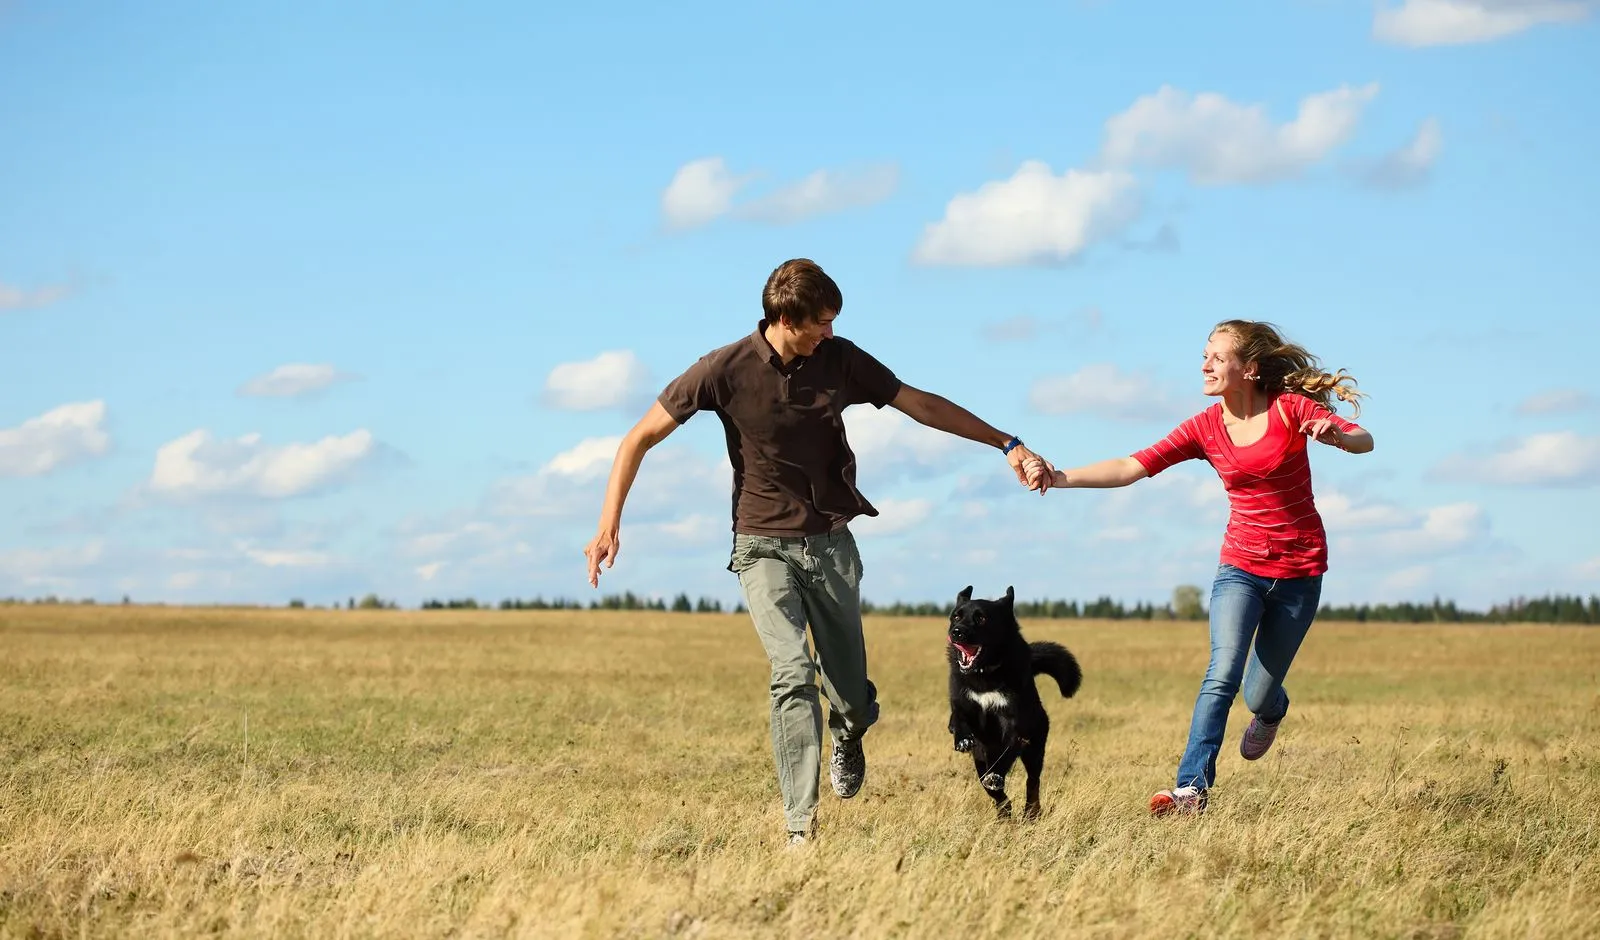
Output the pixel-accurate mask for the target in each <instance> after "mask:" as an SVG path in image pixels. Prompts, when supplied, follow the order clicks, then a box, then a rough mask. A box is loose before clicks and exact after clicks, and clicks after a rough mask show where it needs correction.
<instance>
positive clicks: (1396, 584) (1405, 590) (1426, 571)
mask: <svg viewBox="0 0 1600 940" xmlns="http://www.w3.org/2000/svg"><path fill="white" fill-rule="evenodd" d="M1432 579H1433V566H1432V565H1410V566H1408V567H1405V568H1401V569H1399V570H1397V571H1395V572H1393V573H1391V574H1389V575H1386V576H1385V577H1384V578H1383V579H1382V580H1381V581H1379V582H1378V587H1379V590H1380V591H1382V592H1383V593H1384V594H1385V595H1388V596H1395V595H1406V594H1414V593H1416V591H1417V589H1418V588H1420V587H1422V586H1423V585H1425V584H1427V583H1428V582H1429V581H1431V580H1432Z"/></svg>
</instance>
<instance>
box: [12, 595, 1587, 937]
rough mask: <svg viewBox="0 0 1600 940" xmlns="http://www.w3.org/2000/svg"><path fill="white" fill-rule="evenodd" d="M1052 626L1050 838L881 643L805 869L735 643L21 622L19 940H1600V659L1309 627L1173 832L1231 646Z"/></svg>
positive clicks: (336, 620) (302, 614) (408, 615)
mask: <svg viewBox="0 0 1600 940" xmlns="http://www.w3.org/2000/svg"><path fill="white" fill-rule="evenodd" d="M1025 627H1026V629H1027V631H1028V634H1029V636H1030V638H1032V639H1055V640H1058V641H1060V642H1063V643H1065V644H1066V645H1067V646H1069V647H1070V648H1071V649H1072V650H1073V651H1074V652H1075V653H1076V654H1077V656H1078V657H1079V659H1080V661H1081V662H1082V664H1083V667H1084V672H1085V680H1084V687H1083V690H1082V692H1080V693H1079V695H1078V697H1077V698H1075V699H1072V700H1062V699H1060V698H1059V697H1058V696H1056V695H1055V693H1054V691H1053V689H1052V688H1051V685H1050V683H1048V682H1042V683H1041V686H1040V687H1041V689H1042V690H1043V691H1045V692H1046V693H1047V694H1046V696H1045V698H1046V702H1047V706H1048V708H1049V709H1050V712H1051V715H1052V720H1053V723H1054V724H1053V730H1052V734H1051V738H1050V749H1049V755H1048V758H1047V763H1046V777H1045V781H1044V804H1045V814H1044V817H1043V818H1042V819H1040V820H1038V821H1035V822H1031V823H1025V822H1021V821H1017V822H1010V823H1000V822H996V821H995V820H994V818H993V812H992V809H991V807H990V803H989V800H988V798H987V797H985V796H984V795H983V794H982V792H981V790H980V789H979V787H978V785H977V782H976V780H975V779H973V774H972V770H971V763H970V759H969V758H968V757H967V756H966V755H960V754H956V753H955V752H953V751H952V750H951V748H950V741H949V737H948V735H947V734H946V733H945V718H946V711H945V705H944V661H943V630H942V624H941V623H940V622H938V621H935V620H921V619H902V618H884V619H875V620H870V621H869V623H868V633H869V642H870V644H871V645H870V654H871V657H872V666H873V677H874V681H875V682H876V683H877V685H878V687H879V691H880V696H881V698H882V701H883V719H882V721H881V722H880V724H879V725H878V726H877V727H876V728H875V729H874V730H873V731H872V733H871V734H869V735H868V737H867V739H866V742H867V754H868V760H869V772H868V779H867V783H866V786H865V787H864V789H863V790H862V793H861V794H860V795H859V796H858V797H857V798H856V799H854V800H850V801H839V800H837V799H835V798H834V797H832V796H831V794H830V795H827V796H825V799H824V803H823V807H822V811H821V815H820V817H819V837H818V839H817V840H816V841H815V842H814V843H813V844H812V845H811V846H809V847H808V848H806V849H803V850H800V851H788V850H786V849H785V848H784V846H783V843H782V838H781V837H782V835H783V820H782V813H781V810H780V807H779V803H778V798H777V788H776V783H775V780H774V775H773V771H772V767H771V756H770V752H769V749H768V744H767V730H766V729H767V718H766V698H767V675H766V665H765V660H764V658H763V656H762V654H761V651H760V647H759V645H758V643H757V641H756V638H755V636H754V633H753V631H752V629H751V628H750V626H749V623H748V621H747V620H746V619H744V618H743V617H741V616H735V615H694V614H637V613H635V614H630V613H596V612H569V611H561V612H478V611H473V612H465V611H464V612H459V613H458V612H451V611H428V612H398V611H375V612H370V613H369V612H346V611H293V612H290V611H259V610H224V609H216V610H188V609H161V608H77V607H70V608H53V609H52V608H30V607H12V608H0V649H3V650H4V656H3V657H0V659H3V663H0V690H3V694H0V936H4V937H68V936H71V937H78V936H87V937H112V936H117V937H125V936H139V937H164V936H180V935H181V936H195V935H207V934H218V935H228V936H263V937H267V936H270V937H285V936H314V937H391V936H392V937H415V936H473V937H476V936H530V937H546V936H548V937H612V936H629V937H633V936H637V937H660V936H684V937H746V936H749V937H756V936H762V937H765V936H772V935H802V934H803V935H813V936H827V937H900V936H903V937H942V936H951V935H955V934H957V933H977V934H981V935H991V934H1003V935H1005V936H1050V937H1057V936H1074V937H1138V936H1159V937H1163V938H1172V937H1234V936H1251V937H1255V936H1293V937H1344V936H1379V937H1417V938H1453V937H1533V936H1537V937H1583V936H1593V935H1595V932H1596V925H1600V902H1597V900H1596V899H1597V897H1600V891H1597V889H1596V888H1595V887H1594V886H1595V885H1596V884H1597V883H1600V799H1597V796H1596V794H1597V793H1600V630H1590V629H1584V628H1571V627H1569V628H1553V627H1438V626H1427V627H1408V626H1359V627H1358V626H1354V625H1342V624H1319V625H1318V626H1316V627H1315V628H1314V629H1313V631H1312V634H1311V636H1310V638H1309V639H1308V640H1307V643H1306V645H1305V647H1304V649H1303V651H1302V653H1301V655H1300V658H1299V661H1298V663H1297V664H1296V666H1295V671H1294V673H1293V675H1292V676H1291V682H1290V686H1291V689H1292V690H1293V693H1294V702H1295V707H1294V711H1293V712H1292V715H1291V718H1290V719H1289V720H1288V722H1287V723H1286V724H1285V726H1284V731H1283V732H1282V734H1281V735H1280V737H1279V741H1278V744H1277V745H1276V746H1275V747H1274V749H1273V751H1272V752H1271V753H1270V754H1269V755H1268V756H1267V757H1266V758H1265V759H1263V760H1262V761H1260V762H1258V763H1246V762H1244V761H1242V760H1240V759H1239V757H1238V756H1237V751H1236V744H1235V742H1236V738H1237V734H1238V732H1239V731H1241V730H1242V728H1243V718H1242V715H1243V712H1242V706H1237V707H1236V710H1235V712H1234V722H1233V724H1232V725H1231V727H1230V733H1229V742H1228V749H1227V750H1225V751H1224V753H1223V757H1222V760H1221V762H1220V768H1219V775H1220V779H1219V782H1218V786H1217V788H1216V789H1215V790H1214V794H1213V801H1212V805H1211V809H1210V811H1209V812H1208V813H1207V814H1206V815H1205V816H1203V817H1200V818H1197V819H1182V820H1152V819H1150V818H1149V817H1148V816H1147V815H1146V814H1145V812H1144V804H1145V800H1146V799H1147V797H1148V795H1149V794H1150V793H1151V792H1152V791H1154V790H1156V789H1158V788H1160V787H1163V786H1169V785H1171V777H1172V775H1173V772H1174V768H1175V764H1176V761H1177V758H1178V754H1179V751H1180V749H1181V747H1182V744H1183V740H1184V736H1185V733H1186V730H1187V723H1188V716H1189V711H1190V708H1191V706H1192V704H1193V696H1194V692H1195V689H1196V686H1197V684H1198V681H1199V677H1200V675H1201V673H1202V672H1203V670H1204V663H1205V655H1206V653H1205V628H1204V625H1203V624H1187V623H1183V624H1171V623H1166V624H1162V623H1156V624H1148V623H1126V622H1124V623H1120V624H1117V623H1109V622H1093V621H1034V622H1030V623H1027V624H1025ZM1012 782H1013V786H1014V787H1017V788H1020V785H1021V782H1022V777H1021V770H1020V768H1019V769H1018V771H1017V775H1016V777H1015V778H1014V780H1013V781H1012ZM824 792H825V793H826V786H824Z"/></svg>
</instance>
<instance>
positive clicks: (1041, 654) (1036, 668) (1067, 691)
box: [1028, 640, 1083, 698]
mask: <svg viewBox="0 0 1600 940" xmlns="http://www.w3.org/2000/svg"><path fill="white" fill-rule="evenodd" d="M1028 651H1029V652H1031V653H1032V654H1033V674H1034V675H1036V676H1037V675H1040V674H1043V675H1047V676H1049V677H1050V678H1052V679H1054V680H1056V685H1059V686H1060V687H1061V697H1062V698H1072V696H1073V695H1075V694H1076V693H1077V691H1078V686H1080V685H1082V684H1083V670H1082V669H1080V668H1078V660H1077V659H1076V658H1075V657H1074V656H1073V655H1072V654H1071V653H1069V652H1067V648H1066V647H1065V646H1062V645H1061V644H1060V643H1051V642H1050V641H1049V640H1035V641H1034V642H1032V643H1029V644H1028Z"/></svg>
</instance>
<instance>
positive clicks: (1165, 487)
mask: <svg viewBox="0 0 1600 940" xmlns="http://www.w3.org/2000/svg"><path fill="white" fill-rule="evenodd" d="M1150 443H1152V444H1154V443H1155V441H1151V442H1150ZM1185 463H1186V465H1179V466H1178V467H1172V468H1169V469H1168V470H1166V471H1165V472H1163V473H1161V474H1159V475H1157V476H1155V477H1154V478H1146V479H1143V480H1140V481H1139V482H1137V483H1135V484H1133V485H1132V486H1125V487H1120V488H1117V489H1113V490H1108V491H1103V495H1102V496H1100V497H1098V499H1099V505H1098V506H1097V507H1096V510H1095V516H1096V518H1098V519H1100V520H1101V521H1102V522H1104V523H1105V524H1106V526H1107V528H1110V529H1115V528H1118V527H1120V526H1127V525H1133V524H1136V523H1146V524H1148V523H1149V522H1151V521H1154V520H1160V521H1164V522H1171V523H1176V524H1179V525H1190V524H1194V523H1201V524H1205V525H1213V524H1221V523H1223V522H1225V521H1226V520H1227V516H1228V494H1227V493H1226V492H1225V491H1224V490H1223V488H1222V481H1221V480H1218V479H1217V475H1216V471H1214V470H1212V469H1211V467H1210V466H1209V465H1206V464H1203V463H1201V462H1199V461H1186V462H1185ZM1058 466H1059V464H1058ZM1062 469H1065V468H1062ZM1221 537H1222V530H1221V529H1217V530H1216V533H1215V536H1214V537H1213V538H1212V541H1213V542H1216V541H1220V540H1221Z"/></svg>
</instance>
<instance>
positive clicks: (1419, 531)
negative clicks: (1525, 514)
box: [1349, 503, 1489, 558]
mask: <svg viewBox="0 0 1600 940" xmlns="http://www.w3.org/2000/svg"><path fill="white" fill-rule="evenodd" d="M1488 533H1489V519H1488V517H1487V516H1486V515H1485V514H1484V512H1483V507H1481V506H1479V505H1478V504H1476V503H1451V504H1449V505H1446V506H1434V507H1431V508H1429V509H1428V510H1426V511H1425V512H1423V514H1422V516H1421V520H1420V522H1417V523H1414V524H1413V525H1411V526H1407V527H1402V528H1397V529H1391V530H1389V531H1386V532H1378V533H1375V534H1372V535H1364V536H1359V537H1352V538H1351V540H1350V543H1349V544H1350V545H1351V546H1352V547H1353V548H1354V551H1352V552H1351V553H1350V554H1351V555H1352V556H1353V557H1354V558H1360V557H1362V556H1366V555H1370V554H1379V555H1382V556H1384V557H1393V558H1412V557H1418V556H1427V555H1434V554H1440V553H1444V552H1448V551H1453V550H1455V549H1459V548H1464V547H1466V546H1468V545H1470V544H1472V543H1474V542H1479V541H1482V540H1483V539H1484V538H1485V537H1486V536H1487V535H1488Z"/></svg>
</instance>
